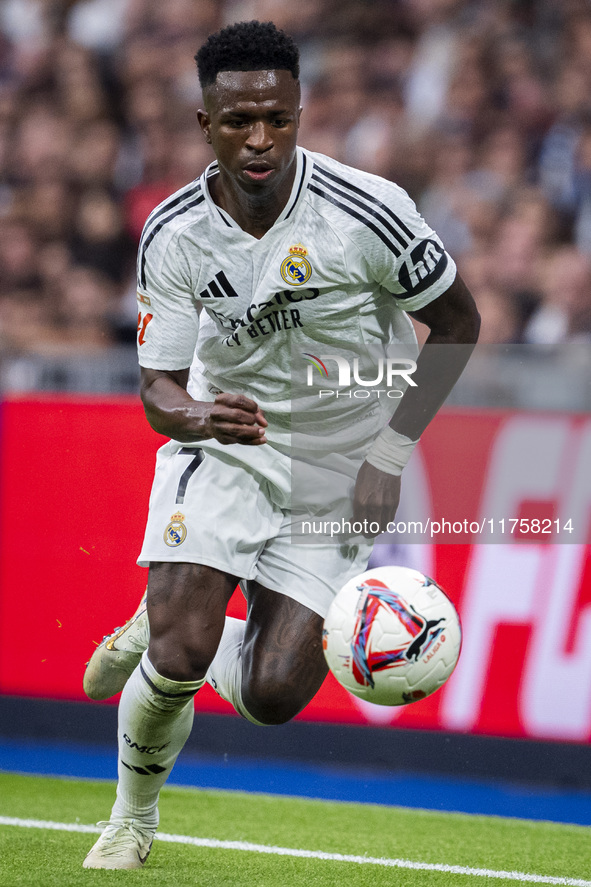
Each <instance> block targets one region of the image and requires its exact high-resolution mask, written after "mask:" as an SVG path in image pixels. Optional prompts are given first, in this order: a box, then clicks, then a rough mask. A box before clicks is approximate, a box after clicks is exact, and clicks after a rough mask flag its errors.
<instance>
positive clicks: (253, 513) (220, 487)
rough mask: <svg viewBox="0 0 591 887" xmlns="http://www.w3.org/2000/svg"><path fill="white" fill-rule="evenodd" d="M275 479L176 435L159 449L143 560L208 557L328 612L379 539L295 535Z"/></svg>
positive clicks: (143, 563)
mask: <svg viewBox="0 0 591 887" xmlns="http://www.w3.org/2000/svg"><path fill="white" fill-rule="evenodd" d="M274 493H275V489H274V486H273V484H272V483H270V482H269V481H268V480H267V479H266V478H264V477H262V475H260V474H258V473H257V472H255V471H253V470H251V469H249V468H248V467H247V466H245V465H244V464H239V463H237V462H235V461H234V460H233V459H232V458H231V457H225V456H220V457H218V455H217V454H213V453H205V452H203V450H200V449H197V448H195V447H186V446H184V445H183V444H179V443H177V442H176V441H169V442H168V443H167V444H165V445H164V446H163V447H161V448H160V450H159V451H158V455H157V461H156V472H155V476H154V484H153V486H152V493H151V496H150V509H149V514H148V522H147V526H146V533H145V537H144V544H143V546H142V550H141V553H140V556H139V558H138V564H139V565H140V566H149V564H150V562H152V561H153V562H159V561H166V562H184V563H187V562H188V563H198V564H207V565H208V566H210V567H216V568H217V569H219V570H223V571H224V572H226V573H230V574H231V575H234V576H237V577H239V578H241V579H247V580H248V579H250V580H256V581H257V582H259V583H260V584H261V585H263V586H264V587H265V588H269V589H271V590H272V591H279V592H281V593H282V594H285V595H287V596H288V597H290V598H293V599H294V600H296V601H298V602H299V603H301V604H303V605H304V606H306V607H308V608H309V609H311V610H314V612H316V613H318V614H320V615H321V616H325V615H326V611H327V610H328V607H329V605H330V603H331V601H332V599H333V597H334V595H335V594H336V592H337V591H338V590H339V589H340V588H341V587H342V586H343V585H344V584H345V582H347V581H348V580H349V579H351V578H352V577H353V576H356V575H357V574H358V573H362V572H364V570H366V569H367V561H368V559H369V556H370V554H371V550H372V547H373V543H372V542H371V540H367V539H364V538H363V537H356V538H355V542H354V543H352V544H351V543H343V544H341V543H339V542H338V541H337V540H336V539H334V540H330V539H328V540H326V541H315V542H311V543H306V542H300V541H298V542H294V541H293V539H292V530H293V527H294V521H295V519H294V518H293V517H292V515H291V513H290V512H289V511H288V510H285V509H284V508H281V507H279V506H278V505H277V504H276V502H275V501H274V499H279V500H280V501H282V498H281V496H280V495H279V494H277V495H275V496H274Z"/></svg>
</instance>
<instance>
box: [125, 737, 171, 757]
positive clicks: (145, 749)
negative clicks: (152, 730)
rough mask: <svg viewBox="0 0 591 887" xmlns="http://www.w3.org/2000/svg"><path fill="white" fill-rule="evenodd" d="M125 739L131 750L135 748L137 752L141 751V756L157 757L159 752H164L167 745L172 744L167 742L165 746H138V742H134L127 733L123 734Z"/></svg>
mask: <svg viewBox="0 0 591 887" xmlns="http://www.w3.org/2000/svg"><path fill="white" fill-rule="evenodd" d="M123 738H124V739H125V741H126V743H127V745H128V746H129V748H135V750H136V751H139V752H140V754H143V755H155V754H157V752H159V751H164V749H165V748H166V746H167V745H170V742H165V743H164V745H138V744H137V742H134V741H133V740H132V739H130V737H129V736H128V735H127V733H124V734H123Z"/></svg>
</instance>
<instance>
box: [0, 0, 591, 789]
mask: <svg viewBox="0 0 591 887" xmlns="http://www.w3.org/2000/svg"><path fill="white" fill-rule="evenodd" d="M251 17H256V18H259V19H262V20H267V19H272V20H274V21H275V22H276V23H277V24H278V25H280V26H282V27H285V28H286V29H287V30H289V31H290V32H291V33H292V34H293V35H294V36H295V37H296V39H297V40H298V42H299V44H300V46H301V48H302V79H303V86H304V102H303V104H304V106H305V113H304V115H303V118H302V121H303V131H302V139H301V142H302V144H303V145H304V146H306V147H309V148H311V149H314V150H318V151H321V152H326V153H328V154H331V155H332V156H334V157H337V158H338V159H340V160H343V161H345V162H348V163H351V164H352V165H355V166H358V167H361V168H363V169H367V170H370V171H373V172H377V173H380V174H382V175H385V176H387V177H388V178H391V179H393V180H394V181H397V182H398V183H399V184H401V185H402V186H403V187H405V188H406V189H407V190H408V191H409V193H410V194H411V196H412V197H413V198H414V199H415V200H416V201H417V204H418V206H419V208H420V209H421V211H422V212H423V213H424V215H425V216H426V217H427V219H428V220H429V222H430V223H431V224H432V225H433V226H434V227H435V228H436V229H437V231H438V233H439V234H440V235H441V237H442V238H443V240H444V242H445V243H446V245H447V247H448V249H449V250H450V252H451V253H452V254H453V255H454V257H455V258H456V261H457V262H458V266H459V268H460V271H461V273H462V274H463V276H464V278H465V279H466V281H467V282H468V284H469V286H470V288H471V289H472V291H473V293H474V296H475V298H476V301H477V303H478V306H479V309H480V311H481V314H482V317H483V333H482V338H481V341H482V346H479V349H478V354H477V355H476V358H475V360H474V361H473V364H471V367H470V370H469V372H468V373H467V374H466V377H465V378H464V379H463V380H462V382H461V383H460V385H458V388H457V389H456V391H455V392H454V394H453V395H452V398H451V399H450V402H449V404H448V406H447V407H446V408H445V409H444V411H443V412H442V414H441V415H440V416H439V417H438V418H437V419H436V420H435V422H434V423H433V425H432V427H431V428H430V429H429V430H428V432H427V433H426V435H425V438H424V441H423V443H422V445H421V449H420V452H419V453H417V457H416V458H415V459H413V462H412V463H411V465H412V466H413V467H412V471H411V470H410V468H411V466H409V474H408V476H407V477H406V484H405V496H406V504H405V505H404V506H403V507H405V508H406V509H407V513H408V509H410V510H412V507H413V505H414V504H415V503H416V501H417V500H420V501H421V502H422V503H423V504H424V506H425V508H426V509H427V511H428V512H429V513H431V514H432V515H433V517H440V518H444V517H445V518H447V519H449V520H453V519H459V520H463V519H464V518H469V519H472V518H473V519H474V520H478V521H480V520H485V521H486V520H489V519H492V520H493V521H496V520H498V519H503V518H505V519H510V518H520V519H521V518H523V519H525V520H527V519H531V518H533V517H543V518H548V519H551V520H555V519H558V520H559V521H561V522H562V524H564V523H566V522H567V521H568V520H569V519H572V520H573V522H574V524H575V528H576V529H575V536H574V537H573V536H572V535H567V534H565V533H562V534H561V537H560V539H558V540H557V539H554V538H552V541H551V543H549V544H541V543H540V537H539V536H537V537H536V536H535V534H534V535H533V536H532V535H531V534H530V535H529V537H527V538H525V539H524V538H518V537H516V536H512V537H511V538H507V539H505V538H500V537H497V538H496V539H495V540H493V542H494V544H482V543H480V544H469V542H470V541H475V540H470V539H467V538H462V539H461V540H460V541H461V544H460V542H458V540H457V539H454V538H452V537H451V536H449V535H448V536H447V537H445V538H442V539H440V540H438V544H433V540H430V539H424V540H422V543H421V544H408V545H404V546H397V547H395V548H392V547H390V546H389V545H387V544H385V545H382V546H380V547H379V549H378V552H377V555H376V557H377V559H378V560H381V561H383V562H387V561H388V560H397V561H400V560H404V561H405V562H409V563H416V564H417V565H419V566H421V567H423V568H424V569H426V570H427V569H428V570H430V571H431V572H432V573H433V574H434V575H435V576H436V577H437V578H438V579H439V580H440V581H441V582H442V584H444V585H445V587H446V588H447V589H448V591H449V593H450V595H451V596H452V597H453V599H454V600H455V601H456V603H457V605H458V607H459V609H460V612H461V614H462V618H463V622H464V629H465V636H466V642H465V646H464V651H463V654H462V661H461V665H460V667H459V668H458V670H457V672H456V674H455V675H454V677H453V678H452V680H451V681H450V683H449V684H448V685H447V686H446V687H445V688H444V690H443V691H442V692H441V693H439V694H437V696H435V697H433V698H432V699H429V700H425V701H424V702H422V703H418V704H416V705H414V706H412V707H410V708H407V709H404V710H401V711H392V710H383V709H372V708H368V707H367V706H361V705H359V704H357V703H356V702H354V701H353V700H352V699H351V698H350V697H347V696H346V694H344V692H343V691H341V690H340V689H339V688H338V687H337V686H336V684H335V683H334V682H333V681H327V683H326V685H325V687H324V688H323V690H322V691H321V693H320V694H319V696H318V698H317V699H316V700H315V701H314V702H313V703H312V704H311V705H310V706H309V707H308V709H307V710H306V711H305V712H304V713H303V714H302V715H301V716H300V717H299V718H298V719H297V721H296V722H295V723H294V724H292V725H287V726H286V727H283V728H280V729H279V730H278V731H260V730H259V731H256V730H254V729H251V728H250V725H246V724H243V723H242V722H241V721H240V720H239V719H238V718H236V717H235V716H233V715H232V714H231V713H230V712H229V711H228V709H227V707H224V705H223V703H221V702H220V701H219V700H218V698H217V697H216V696H215V694H213V693H210V692H208V691H207V690H206V691H204V692H203V693H202V694H200V696H199V708H200V710H201V711H202V712H204V714H202V715H201V717H200V718H199V719H198V724H197V725H196V729H195V731H194V734H193V738H192V744H191V746H190V749H191V750H193V751H200V752H203V751H205V752H207V753H209V754H211V755H213V756H217V757H218V758H219V759H220V760H222V759H224V756H228V755H230V756H233V757H240V756H243V755H244V749H245V747H246V748H248V750H249V755H250V758H251V759H258V760H267V761H271V762H273V761H275V760H279V759H281V758H283V759H288V760H299V761H303V760H305V761H317V762H320V763H322V764H326V765H328V764H331V765H332V764H334V763H342V764H343V765H347V766H349V767H352V768H354V769H357V770H358V769H359V768H362V767H375V768H376V769H378V770H379V769H381V770H384V771H387V772H389V773H397V772H400V773H406V772H411V771H412V772H419V773H431V774H433V773H438V774H454V775H456V776H458V775H461V776H465V775H469V776H477V777H479V778H485V779H494V778H501V777H502V778H512V779H519V780H529V781H533V782H541V783H545V784H552V785H554V786H569V787H573V786H574V787H578V788H587V789H589V788H590V787H591V767H590V766H589V763H590V760H591V755H590V745H589V742H590V739H591V646H590V645H589V642H588V636H589V629H590V624H589V623H590V618H591V616H590V605H591V565H590V563H589V555H588V551H589V549H588V542H589V517H590V507H589V502H590V498H591V497H590V493H591V490H590V481H589V477H590V475H591V472H589V467H590V465H591V425H590V423H589V419H588V413H589V407H590V400H591V387H590V385H589V381H590V363H589V348H588V345H589V343H590V341H591V100H590V98H589V96H591V88H590V87H591V7H590V6H589V4H588V3H587V2H583V0H568V2H557V0H545V2H544V0H539V2H527V0H504V2H503V0H500V2H494V3H489V2H468V0H406V2H404V0H399V2H395V0H391V2H381V0H374V2H347V0H344V2H343V0H341V2H339V3H336V2H333V0H323V2H321V0H316V2H308V0H302V2H300V3H298V4H297V5H294V4H292V3H288V2H281V0H267V2H254V0H253V2H249V0H243V2H208V0H200V2H193V0H168V2H167V3H165V4H162V3H158V2H156V0H100V2H99V0H86V2H52V0H6V2H5V3H4V4H3V5H2V6H1V7H0V169H1V173H0V180H1V184H0V395H1V399H2V403H1V405H0V549H1V551H0V555H1V557H0V715H1V717H0V737H3V738H5V739H6V740H7V742H8V744H10V743H11V742H15V741H17V742H22V743H25V744H26V743H33V745H31V746H30V747H31V748H33V750H34V747H35V743H37V745H38V747H43V748H44V749H46V748H47V745H46V744H47V742H58V743H59V742H64V741H67V742H70V743H77V744H78V746H84V745H85V744H93V745H94V746H96V744H97V743H99V744H100V743H102V742H105V743H107V744H109V743H112V737H113V730H114V716H115V707H114V706H113V705H112V704H107V705H91V704H89V703H87V702H84V701H83V697H82V692H81V686H80V685H81V676H82V672H83V668H84V662H85V660H86V659H87V658H88V655H89V652H90V651H91V650H92V643H93V642H97V641H99V640H100V639H101V637H102V635H103V634H104V633H105V632H107V631H108V630H110V629H111V628H112V626H113V624H114V621H115V622H117V621H122V620H123V619H124V618H125V617H126V616H127V615H128V614H129V612H130V611H131V610H133V609H134V608H135V602H136V600H137V599H138V597H139V595H140V593H141V590H142V588H143V584H144V581H145V574H144V572H143V571H141V570H140V569H139V568H138V567H136V566H135V563H134V561H135V555H136V552H137V550H138V544H139V540H140V538H141V532H142V528H143V521H144V515H145V510H146V505H147V497H148V492H149V485H150V480H151V473H152V466H153V454H154V451H155V449H156V447H157V445H158V442H159V441H158V437H157V435H155V434H154V433H153V432H151V431H150V429H149V428H148V426H147V424H146V422H145V420H144V418H143V415H142V411H141V408H140V407H139V405H138V401H137V393H136V392H137V369H136V366H135V354H134V347H133V344H132V343H133V340H134V335H135V323H136V307H135V306H136V302H135V283H134V258H135V248H136V244H137V240H138V237H139V233H140V231H141V227H142V224H143V221H144V219H145V217H146V215H147V214H148V212H149V211H150V210H151V209H152V208H153V206H154V205H156V203H158V202H159V201H160V200H161V199H162V198H163V197H165V196H166V195H167V194H169V193H171V192H172V191H173V190H174V189H175V188H176V187H178V186H179V185H181V184H184V183H185V182H186V181H188V180H190V179H192V178H194V177H195V176H196V175H197V174H199V172H200V171H201V170H202V168H203V167H204V165H205V164H206V163H207V162H208V161H209V159H210V156H209V154H208V149H207V147H206V146H205V145H203V144H202V142H201V140H200V138H199V136H198V133H197V132H196V120H195V113H194V112H195V108H196V107H197V106H198V104H199V92H198V85H197V80H196V76H195V73H194V63H193V55H194V52H195V51H196V48H197V47H198V46H199V45H200V43H201V42H202V41H203V39H204V38H205V37H206V36H207V34H208V33H209V32H210V31H212V30H214V29H216V28H217V27H219V26H221V25H224V24H226V23H229V22H231V21H235V20H240V19H245V18H251ZM420 332H421V331H420V330H419V334H420ZM403 514H404V511H403ZM232 607H233V608H234V609H235V612H238V611H239V609H240V607H241V602H240V601H239V599H238V598H237V599H236V600H235V601H233V604H232ZM7 748H8V745H5V746H2V754H3V755H4V758H2V756H0V767H6V768H7V769H10V767H9V761H10V756H9V755H8V753H7V752H6V749H7ZM3 759H4V761H5V763H4V764H2V760H3ZM38 766H41V765H40V764H39V765H38Z"/></svg>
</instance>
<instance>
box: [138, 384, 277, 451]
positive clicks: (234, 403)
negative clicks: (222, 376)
mask: <svg viewBox="0 0 591 887" xmlns="http://www.w3.org/2000/svg"><path fill="white" fill-rule="evenodd" d="M188 378H189V370H188V369H182V370H154V369H149V368H147V367H142V368H141V397H142V402H143V404H144V409H145V411H146V417H147V419H148V422H149V423H150V425H151V426H152V428H153V429H154V431H157V432H158V433H159V434H164V435H166V436H167V437H171V438H173V439H174V440H178V441H181V442H182V443H193V442H195V441H199V440H207V439H211V438H215V440H217V441H219V442H220V443H221V444H232V443H239V444H245V445H247V446H258V445H259V444H264V443H266V442H267V438H266V437H265V428H266V426H267V420H266V419H265V417H264V415H263V413H262V412H261V410H260V409H259V407H258V406H257V404H256V403H255V402H254V401H253V400H250V398H248V397H245V396H244V395H243V394H228V393H222V394H218V395H217V397H216V399H215V400H214V401H213V402H210V401H197V400H193V398H192V397H191V396H190V395H189V394H188V393H187V390H186V388H187V381H188Z"/></svg>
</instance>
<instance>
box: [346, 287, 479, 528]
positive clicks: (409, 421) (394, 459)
mask: <svg viewBox="0 0 591 887" xmlns="http://www.w3.org/2000/svg"><path fill="white" fill-rule="evenodd" d="M409 313H410V315H411V317H414V318H416V320H419V321H420V322H421V323H424V324H425V325H426V326H427V327H429V335H428V337H427V340H426V342H425V344H424V345H423V348H422V349H421V353H420V354H419V357H418V359H417V368H416V370H415V372H414V373H413V376H412V378H413V381H414V382H415V385H414V386H411V387H409V388H407V389H406V392H405V394H404V396H403V397H402V399H401V401H400V404H399V406H398V408H397V410H396V412H395V414H394V416H393V418H392V420H391V422H390V425H389V426H388V427H387V428H386V429H384V431H383V432H382V433H381V434H380V435H379V436H378V438H377V440H376V441H375V442H374V444H373V445H372V448H371V449H370V451H369V453H368V455H367V458H366V461H365V462H364V463H363V464H362V466H361V468H360V470H359V474H358V476H357V482H356V485H355V494H354V502H353V516H354V519H355V520H356V521H363V520H366V521H367V523H368V525H369V523H372V522H373V523H377V524H378V525H379V527H380V532H383V531H384V530H385V529H386V525H387V523H388V521H391V520H392V519H393V518H394V515H395V513H396V509H397V507H398V501H399V499H400V475H401V473H402V469H403V467H404V465H405V464H406V461H407V460H408V458H409V456H410V454H411V453H412V450H413V449H414V445H415V443H416V442H417V441H418V439H419V438H420V436H421V434H422V433H423V431H424V430H425V428H426V427H427V425H428V424H429V422H430V421H431V419H432V418H433V417H434V416H435V414H436V413H437V411H438V410H439V408H440V406H441V405H442V404H443V402H444V401H445V399H446V398H447V396H448V395H449V393H450V391H451V390H452V388H453V387H454V385H455V383H456V381H457V380H458V378H459V377H460V375H461V373H462V370H463V369H464V367H465V366H466V363H467V362H468V359H469V357H470V355H471V353H472V350H473V348H474V346H475V344H476V341H477V339H478V332H479V329H480V315H479V314H478V310H477V308H476V304H475V302H474V299H473V298H472V296H471V294H470V291H469V290H468V288H467V286H466V284H465V283H464V281H463V280H462V279H461V277H460V276H459V274H456V277H455V280H454V282H453V283H452V284H451V286H450V287H449V288H448V289H447V290H446V291H445V292H444V293H442V295H440V296H439V297H438V298H437V299H434V300H433V301H432V302H430V303H429V304H428V305H426V306H425V307H423V308H420V309H418V310H417V311H411V312H409ZM367 535H370V534H369V533H368V534H367ZM371 535H375V534H371Z"/></svg>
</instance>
